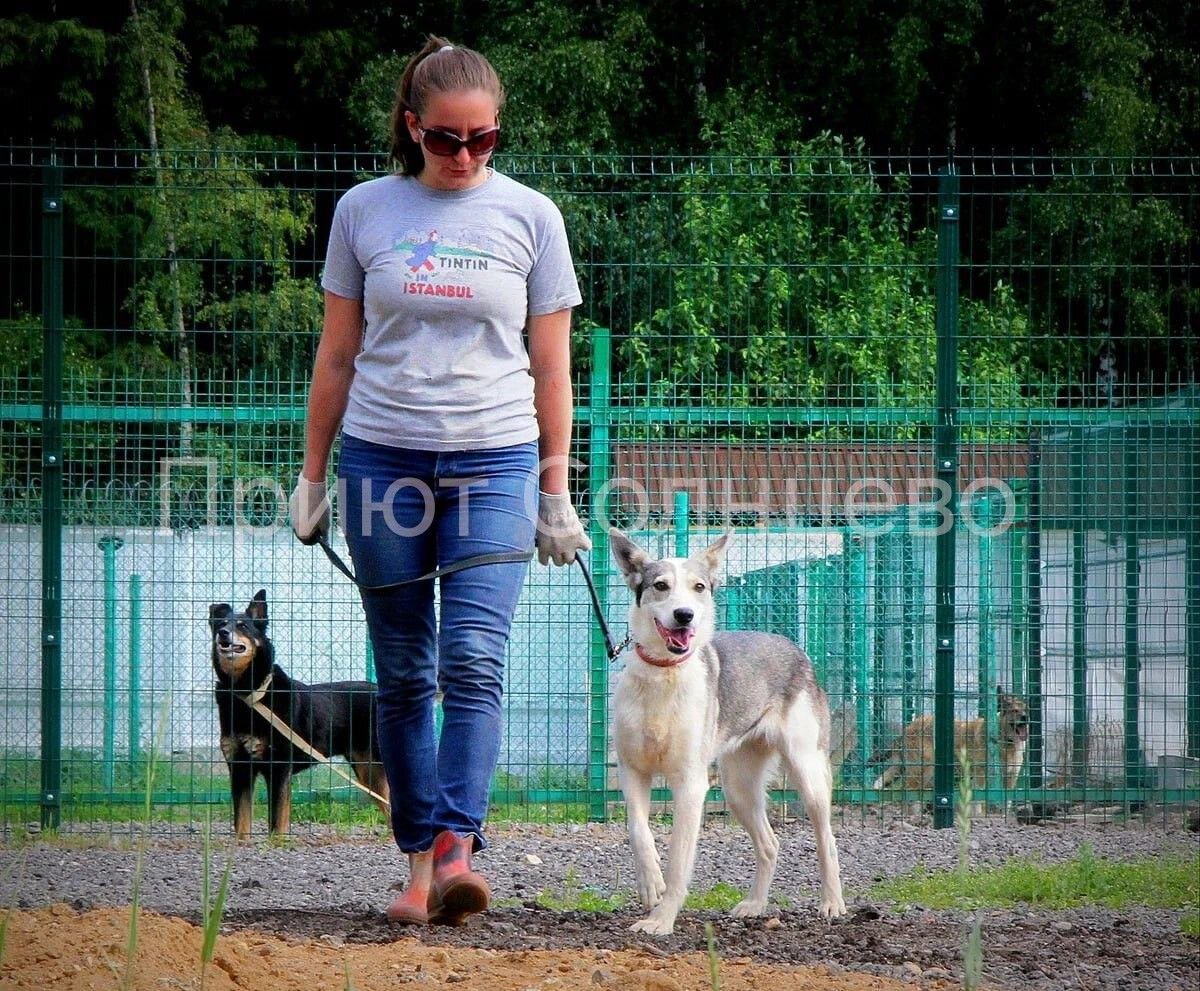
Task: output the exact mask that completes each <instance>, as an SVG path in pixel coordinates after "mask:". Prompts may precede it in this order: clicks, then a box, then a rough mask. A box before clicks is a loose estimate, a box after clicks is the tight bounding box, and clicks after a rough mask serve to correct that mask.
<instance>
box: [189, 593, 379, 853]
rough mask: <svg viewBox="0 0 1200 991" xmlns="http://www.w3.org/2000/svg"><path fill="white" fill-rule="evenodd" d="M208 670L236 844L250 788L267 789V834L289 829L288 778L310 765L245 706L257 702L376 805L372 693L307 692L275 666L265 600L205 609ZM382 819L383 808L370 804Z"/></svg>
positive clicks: (246, 821) (362, 684)
mask: <svg viewBox="0 0 1200 991" xmlns="http://www.w3.org/2000/svg"><path fill="white" fill-rule="evenodd" d="M208 625H209V627H210V628H211V630H212V663H213V670H214V671H215V672H216V676H217V684H216V687H215V691H214V694H215V696H216V701H217V718H218V719H219V721H220V724H221V753H222V754H224V756H225V761H226V763H227V764H228V765H229V784H230V789H231V791H232V793H233V828H234V834H235V835H236V836H237V838H238V839H240V840H244V839H247V838H249V836H250V818H251V811H252V804H251V803H252V800H253V795H254V781H255V778H256V777H257V776H258V775H260V774H261V775H262V776H263V777H264V778H265V779H266V782H267V799H268V805H269V811H270V823H269V825H270V831H271V832H272V833H287V831H288V828H289V826H290V825H291V813H292V788H291V781H292V775H293V774H294V773H296V772H297V771H303V770H305V769H306V768H309V767H312V765H313V764H315V763H317V760H316V759H315V758H314V757H312V756H311V755H310V754H308V753H306V752H305V751H304V750H303V749H302V748H301V747H299V746H297V745H296V744H295V743H294V742H293V741H292V740H290V739H288V737H287V736H286V735H285V734H284V733H283V732H281V731H280V729H278V728H277V726H275V725H272V723H271V722H270V721H269V720H268V719H267V718H266V717H265V716H263V715H262V714H261V713H259V712H257V711H255V710H254V709H253V708H252V706H253V705H254V703H255V702H260V703H261V704H262V705H264V706H266V707H267V708H268V709H269V710H270V711H271V713H272V714H273V715H274V716H275V718H276V719H277V720H278V721H279V722H281V723H282V724H283V725H285V726H287V727H289V728H290V730H291V732H292V734H293V735H294V736H296V737H298V738H300V739H301V740H303V741H304V742H305V743H307V744H308V745H309V746H311V747H312V748H313V749H315V750H316V751H318V752H319V753H320V754H323V755H324V756H325V757H335V756H337V757H344V758H346V760H347V761H349V762H350V766H351V767H352V768H353V770H354V775H355V777H356V778H357V779H358V781H359V782H360V783H361V784H362V785H364V786H365V787H367V788H369V789H370V790H371V791H373V792H375V793H376V794H378V795H379V796H381V797H382V798H383V799H387V798H388V786H387V778H386V776H385V775H384V772H383V764H382V763H381V762H380V756H379V736H378V733H377V732H376V725H375V720H376V688H375V685H373V684H372V683H371V682H369V681H337V682H331V683H328V684H320V685H306V684H304V683H303V682H299V681H296V680H295V679H293V678H291V677H289V676H288V674H287V673H286V672H285V671H284V670H283V668H281V667H280V666H279V665H278V664H276V663H275V650H274V647H273V646H272V644H271V640H270V638H269V637H268V636H267V593H266V591H265V590H264V589H260V590H259V591H258V592H257V593H256V594H255V596H254V598H253V599H251V600H250V604H249V605H248V606H246V608H245V610H244V611H242V612H238V611H236V610H234V609H233V607H232V606H230V605H229V604H228V603H226V602H218V603H214V604H213V605H211V606H210V607H209V609H208ZM376 804H378V805H380V807H381V808H382V809H383V812H384V814H385V815H387V814H389V812H390V810H389V809H388V807H387V805H386V802H384V803H381V802H378V801H377V802H376Z"/></svg>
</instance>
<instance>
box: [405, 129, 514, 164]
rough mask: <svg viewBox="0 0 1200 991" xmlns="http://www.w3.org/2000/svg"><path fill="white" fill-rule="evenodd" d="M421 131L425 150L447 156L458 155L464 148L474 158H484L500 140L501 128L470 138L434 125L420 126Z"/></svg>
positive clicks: (473, 135) (482, 132) (481, 132)
mask: <svg viewBox="0 0 1200 991" xmlns="http://www.w3.org/2000/svg"><path fill="white" fill-rule="evenodd" d="M417 130H418V131H420V132H421V143H422V144H423V145H424V146H425V150H426V151H428V152H430V153H431V154H433V155H443V156H445V157H447V158H449V157H452V156H454V155H457V154H458V153H459V151H461V150H462V149H463V148H466V149H467V152H468V153H469V154H470V156H471V157H472V158H482V157H483V156H484V155H487V154H489V153H490V152H492V151H493V150H494V149H495V147H496V142H498V141H499V140H500V128H499V127H492V128H489V129H488V130H486V131H480V132H479V133H478V134H472V135H471V136H470V137H469V138H460V137H459V136H458V135H457V134H451V133H450V132H449V131H439V130H437V129H436V128H432V127H418V128H417Z"/></svg>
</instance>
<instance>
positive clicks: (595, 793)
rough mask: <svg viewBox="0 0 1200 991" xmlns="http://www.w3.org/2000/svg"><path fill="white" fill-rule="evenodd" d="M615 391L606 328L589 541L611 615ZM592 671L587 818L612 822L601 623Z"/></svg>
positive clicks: (591, 464) (594, 392)
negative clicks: (609, 503)
mask: <svg viewBox="0 0 1200 991" xmlns="http://www.w3.org/2000/svg"><path fill="white" fill-rule="evenodd" d="M611 388H612V335H611V333H610V331H609V330H608V328H607V327H597V328H596V329H595V331H594V332H593V333H592V375H591V382H590V389H589V395H588V408H587V418H588V426H589V449H588V506H587V520H588V535H589V536H590V538H591V541H592V555H591V561H592V579H593V582H594V583H595V586H596V598H597V599H598V601H599V603H600V609H601V611H602V612H603V613H604V614H605V615H606V616H607V615H609V608H608V606H609V601H608V600H609V595H608V590H609V583H610V579H611V577H612V564H611V558H610V556H609V549H608V530H607V529H606V527H605V525H604V524H605V522H606V521H607V519H608V516H609V513H608V510H607V507H605V506H604V505H603V497H604V494H605V492H606V491H607V488H608V481H609V477H610V476H611V474H612V450H611V445H610V437H609V429H610V424H609V396H610V390H611ZM590 631H591V654H590V663H589V666H588V699H589V710H588V788H587V791H588V818H589V819H590V820H591V821H592V822H603V821H604V820H606V819H607V818H608V668H609V664H610V661H609V659H608V645H607V644H606V643H605V642H604V634H603V633H602V632H601V630H600V624H599V623H591V624H590Z"/></svg>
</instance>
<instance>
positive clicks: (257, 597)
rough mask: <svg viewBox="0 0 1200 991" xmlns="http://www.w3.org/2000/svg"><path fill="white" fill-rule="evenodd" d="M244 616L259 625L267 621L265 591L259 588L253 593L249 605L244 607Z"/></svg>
mask: <svg viewBox="0 0 1200 991" xmlns="http://www.w3.org/2000/svg"><path fill="white" fill-rule="evenodd" d="M246 615H247V616H250V617H252V618H253V619H257V620H258V621H259V622H260V623H265V622H266V621H267V590H266V589H265V588H260V589H259V590H258V591H257V592H255V593H254V598H253V599H251V600H250V605H248V606H246Z"/></svg>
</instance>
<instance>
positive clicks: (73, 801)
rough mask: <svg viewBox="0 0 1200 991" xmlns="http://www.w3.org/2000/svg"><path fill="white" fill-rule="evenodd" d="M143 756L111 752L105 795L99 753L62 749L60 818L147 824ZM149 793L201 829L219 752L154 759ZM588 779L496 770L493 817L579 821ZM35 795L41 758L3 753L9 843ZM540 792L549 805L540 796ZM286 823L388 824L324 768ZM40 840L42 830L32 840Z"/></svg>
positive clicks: (3, 811)
mask: <svg viewBox="0 0 1200 991" xmlns="http://www.w3.org/2000/svg"><path fill="white" fill-rule="evenodd" d="M146 763H147V760H146V757H145V756H144V755H143V756H142V757H141V758H140V759H139V760H137V761H130V760H128V759H127V758H126V759H121V758H120V757H118V758H117V760H116V761H114V763H113V787H112V791H111V793H109V792H106V791H105V789H104V787H103V773H102V772H103V762H102V759H101V755H100V753H99V751H96V750H89V749H85V748H67V749H66V750H64V751H63V762H62V794H63V805H62V815H63V821H64V823H84V822H89V823H93V822H94V823H113V824H138V825H140V824H142V823H143V822H144V821H145V781H146V771H147V767H146ZM154 782H155V792H154V796H153V801H152V802H151V809H150V821H151V822H153V823H155V824H185V825H200V824H202V823H203V822H204V821H205V819H206V818H207V817H208V814H209V811H210V810H217V811H220V812H221V813H223V814H228V812H229V805H230V799H229V775H228V773H227V772H226V771H225V768H224V766H223V764H222V762H221V760H220V757H219V756H216V757H215V758H210V757H208V756H206V755H204V754H203V753H200V752H195V753H193V752H188V753H176V754H171V755H170V756H169V757H164V756H163V755H161V754H160V755H159V758H158V760H157V767H156V768H155V773H154ZM586 787H587V782H586V779H585V778H584V777H583V776H582V775H580V774H579V773H578V772H576V771H574V770H573V769H571V768H566V767H562V768H558V767H544V768H531V769H530V774H529V775H527V776H520V775H515V774H512V773H511V772H508V771H505V770H500V771H498V772H497V774H496V779H495V782H494V784H493V789H492V801H491V811H490V813H489V817H488V818H489V821H490V822H492V823H497V824H500V823H506V822H514V823H516V822H519V823H546V824H554V823H584V822H587V821H588V812H589V806H588V802H587V798H586V795H587V790H586ZM40 792H41V761H40V758H39V757H38V755H37V754H36V752H33V751H29V750H19V749H16V748H6V749H0V825H3V826H7V827H8V832H9V837H10V842H13V840H14V839H15V841H16V842H18V843H19V842H21V840H22V839H23V837H22V836H21V835H20V833H21V832H22V831H24V830H25V828H26V824H27V823H31V822H34V821H36V820H37V818H38V815H39V811H38V802H37V797H38V795H39V794H40ZM547 792H551V793H554V796H553V797H554V799H555V800H553V801H546V800H543V799H544V798H545V796H546V793H547ZM292 795H293V801H292V822H293V823H295V824H297V825H301V824H306V823H317V824H320V825H322V826H332V827H333V828H334V829H342V828H344V829H347V830H358V829H360V828H364V827H365V828H378V829H380V830H383V831H386V830H387V828H388V823H387V821H386V819H385V817H384V816H383V815H382V814H381V813H380V812H379V810H378V809H377V808H376V807H375V805H374V804H373V803H372V802H370V801H369V800H368V799H367V798H365V797H364V796H361V795H359V794H358V793H357V792H349V790H348V789H347V788H346V787H345V786H343V785H342V784H341V783H340V782H338V781H336V780H335V779H334V778H333V777H332V776H331V775H329V774H328V773H327V772H324V773H323V772H321V771H319V770H318V771H313V772H309V773H307V774H304V775H301V776H299V777H297V778H296V779H295V781H294V783H293V789H292ZM266 801H267V798H266V786H265V783H264V782H263V781H262V780H261V779H259V780H258V781H257V782H256V786H255V792H254V810H255V820H256V821H265V817H266ZM31 838H32V839H35V840H39V839H45V838H46V837H45V836H36V835H35V836H32V837H31Z"/></svg>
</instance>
